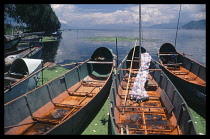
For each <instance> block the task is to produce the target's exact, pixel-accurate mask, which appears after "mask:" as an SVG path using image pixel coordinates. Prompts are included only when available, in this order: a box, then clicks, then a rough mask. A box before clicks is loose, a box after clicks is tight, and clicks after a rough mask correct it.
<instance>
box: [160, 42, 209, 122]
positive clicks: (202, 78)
mask: <svg viewBox="0 0 210 139" xmlns="http://www.w3.org/2000/svg"><path fill="white" fill-rule="evenodd" d="M164 55H165V56H164ZM167 55H168V56H167ZM171 55H173V56H175V55H176V57H175V58H176V59H175V58H174V59H170V56H171ZM162 57H163V59H165V60H163V59H162ZM158 58H159V62H160V68H161V69H162V70H163V71H164V72H165V73H166V75H167V76H168V77H169V78H170V80H171V81H172V82H173V84H174V85H175V86H176V88H177V89H178V90H179V92H180V94H181V95H182V96H183V98H184V99H185V101H186V102H187V104H188V105H189V107H191V108H192V109H193V110H195V111H196V112H197V113H198V114H199V115H201V116H202V117H204V118H206V67H205V66H203V65H201V64H200V63H198V62H196V61H194V60H192V59H190V58H189V57H187V56H185V55H183V54H181V53H180V52H177V51H176V49H175V47H174V46H173V45H172V44H170V43H164V44H163V45H162V46H161V47H160V50H159V53H158ZM171 58H172V56H171ZM168 61H173V62H174V63H180V70H179V68H178V70H177V71H176V70H174V69H173V68H172V69H168V67H167V66H165V64H166V65H167V64H168ZM182 69H185V71H186V73H184V72H183V73H182V74H183V75H181V74H176V72H180V71H182ZM185 74H186V75H185ZM185 76H186V77H188V76H189V77H188V78H191V77H192V78H195V79H194V81H193V80H192V81H191V80H189V79H187V78H186V79H185ZM199 83H200V84H199ZM202 83H203V84H202Z"/></svg>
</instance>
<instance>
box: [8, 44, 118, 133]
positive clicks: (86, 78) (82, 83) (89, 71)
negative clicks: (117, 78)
mask: <svg viewBox="0 0 210 139" xmlns="http://www.w3.org/2000/svg"><path fill="white" fill-rule="evenodd" d="M113 67H114V59H113V55H112V53H111V51H110V50H109V49H107V48H105V47H99V48H98V49H96V50H95V51H94V53H93V54H92V56H91V58H90V59H88V60H86V61H84V62H83V63H81V64H79V65H78V66H76V67H74V68H73V69H71V70H70V71H68V72H66V73H64V74H62V75H60V76H59V77H57V78H55V79H53V80H51V81H49V82H47V83H45V84H44V85H42V86H40V87H38V88H36V89H34V90H32V91H30V92H28V93H27V94H25V95H23V96H21V97H19V98H17V99H15V100H12V101H10V102H9V103H7V104H5V105H4V126H5V127H4V133H5V134H7V135H8V134H15V135H17V134H24V135H35V134H44V135H46V134H81V133H82V132H83V130H84V129H85V128H86V127H87V126H88V124H89V123H90V122H91V121H92V119H93V118H94V116H95V115H96V114H97V113H98V111H99V110H100V108H101V107H102V105H103V104H104V102H105V100H106V99H107V97H108V95H109V90H110V87H111V83H112V71H113ZM11 109H13V110H12V111H11Z"/></svg>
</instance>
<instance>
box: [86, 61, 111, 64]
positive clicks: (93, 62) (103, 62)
mask: <svg viewBox="0 0 210 139" xmlns="http://www.w3.org/2000/svg"><path fill="white" fill-rule="evenodd" d="M87 63H90V64H113V62H107V61H88V62H87Z"/></svg>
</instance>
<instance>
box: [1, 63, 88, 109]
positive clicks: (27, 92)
mask: <svg viewBox="0 0 210 139" xmlns="http://www.w3.org/2000/svg"><path fill="white" fill-rule="evenodd" d="M88 60H89V59H87V60H86V61H84V62H82V63H80V64H79V65H78V66H80V65H82V64H84V63H85V62H87V61H88ZM49 65H50V64H49ZM49 65H48V66H49ZM48 66H46V67H48ZM78 66H76V67H74V68H72V69H70V70H69V71H67V72H65V73H63V74H61V75H59V76H58V77H56V78H54V79H52V80H50V81H48V82H46V83H44V84H43V85H40V86H38V87H36V88H34V89H33V90H31V91H29V92H27V93H25V94H23V95H21V96H19V97H17V98H15V99H13V100H11V101H9V102H7V103H5V104H4V106H6V105H7V104H9V103H11V102H13V101H15V100H16V99H18V98H20V97H24V96H25V95H27V94H29V93H31V92H33V91H34V90H36V89H38V88H40V87H42V86H44V85H46V84H49V83H50V82H52V81H53V80H55V79H57V78H59V77H61V76H63V75H65V74H66V73H68V72H70V71H72V70H74V69H75V68H77V67H78ZM39 70H42V68H41V69H39ZM36 72H37V71H36ZM32 74H33V75H34V74H35V73H32ZM32 74H30V76H33V75H32ZM27 77H29V76H27ZM24 80H26V78H24ZM24 80H21V81H24ZM15 85H16V84H15Z"/></svg>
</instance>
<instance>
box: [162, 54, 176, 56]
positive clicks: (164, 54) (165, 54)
mask: <svg viewBox="0 0 210 139" xmlns="http://www.w3.org/2000/svg"><path fill="white" fill-rule="evenodd" d="M158 55H159V56H171V55H178V54H158Z"/></svg>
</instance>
